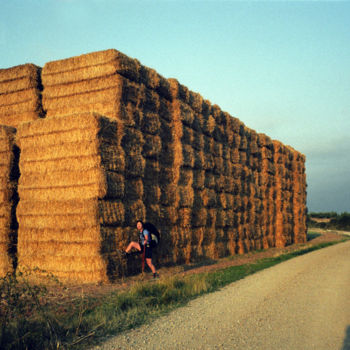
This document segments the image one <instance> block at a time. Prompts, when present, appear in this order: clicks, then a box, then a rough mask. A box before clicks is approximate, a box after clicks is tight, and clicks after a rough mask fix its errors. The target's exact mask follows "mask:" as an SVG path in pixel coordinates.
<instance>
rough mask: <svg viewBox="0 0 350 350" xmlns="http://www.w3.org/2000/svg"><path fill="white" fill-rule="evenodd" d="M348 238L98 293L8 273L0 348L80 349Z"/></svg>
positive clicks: (1, 284)
mask: <svg viewBox="0 0 350 350" xmlns="http://www.w3.org/2000/svg"><path fill="white" fill-rule="evenodd" d="M309 235H310V237H312V238H315V235H316V234H315V233H313V232H310V233H309ZM347 239H350V237H344V239H341V240H337V241H336V240H332V241H328V242H321V243H319V244H316V245H311V246H305V245H303V246H301V247H300V248H299V249H296V250H294V251H290V252H288V253H284V254H280V255H278V256H272V257H268V258H263V259H257V260H255V261H253V262H251V263H247V264H243V265H235V266H230V267H226V268H222V269H218V270H215V271H206V272H199V273H191V274H177V275H175V276H172V277H164V278H162V279H160V280H157V281H154V282H147V281H146V282H137V283H135V284H134V285H133V286H131V287H130V288H128V289H127V290H123V291H121V290H119V291H114V292H111V293H109V294H107V295H104V296H97V297H92V296H91V295H87V294H84V293H83V291H82V293H81V295H77V296H76V297H74V298H71V296H69V297H68V296H67V294H65V293H66V292H65V287H64V286H62V285H60V284H59V283H57V282H54V281H53V280H52V279H51V281H53V283H54V285H55V283H56V285H57V288H47V289H46V287H43V286H31V285H30V284H28V283H27V280H26V278H25V277H27V276H28V275H25V276H22V277H24V278H23V281H22V283H21V284H19V283H18V281H16V280H14V279H13V278H12V279H11V278H9V279H8V280H6V278H3V279H0V294H1V298H2V302H1V304H0V320H1V324H2V327H1V328H0V348H1V349H28V348H35V349H68V348H69V349H73V348H74V349H83V348H84V349H85V348H86V347H87V346H88V345H92V344H98V343H101V342H102V341H103V340H104V339H106V337H109V336H113V335H116V334H118V333H121V332H124V331H126V330H128V329H132V328H135V327H138V326H140V325H142V324H144V323H147V322H150V321H151V320H152V319H154V318H156V317H159V316H161V315H164V314H166V313H168V312H170V311H172V310H174V309H175V308H177V307H179V306H182V305H185V304H186V303H188V302H189V301H190V300H192V299H194V298H196V297H198V296H200V295H203V294H205V293H209V292H214V291H217V290H218V289H220V288H222V287H224V286H226V285H227V284H229V283H232V282H235V281H237V280H239V279H242V278H244V277H246V276H248V275H251V274H253V273H255V272H258V271H261V270H263V269H265V268H268V267H271V266H274V265H276V264H278V263H280V262H283V261H286V260H289V259H291V258H294V257H296V256H300V255H303V254H306V253H309V252H311V251H314V250H317V249H321V248H324V247H328V246H330V245H334V244H337V243H340V242H344V241H345V240H347ZM232 259H234V257H233V258H232ZM29 277H30V276H29ZM53 290H55V291H54V292H52V291H53ZM55 293H56V295H55ZM60 293H61V295H60ZM57 295H60V297H59V298H57ZM22 298H24V300H22ZM30 305H32V307H31V306H30Z"/></svg>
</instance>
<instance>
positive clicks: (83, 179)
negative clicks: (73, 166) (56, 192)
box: [19, 167, 105, 188]
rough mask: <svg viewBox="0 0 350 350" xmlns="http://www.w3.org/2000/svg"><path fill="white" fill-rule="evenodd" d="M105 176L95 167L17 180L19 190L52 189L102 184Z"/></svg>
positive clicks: (31, 175)
mask: <svg viewBox="0 0 350 350" xmlns="http://www.w3.org/2000/svg"><path fill="white" fill-rule="evenodd" d="M104 182H105V174H104V171H103V170H102V169H101V168H98V167H95V168H92V169H89V170H88V171H87V170H84V171H75V172H72V171H57V172H50V173H43V174H40V176H38V174H35V173H34V174H25V176H21V177H20V179H19V186H20V188H54V187H69V186H74V185H77V186H83V185H89V184H93V183H102V184H103V183H104Z"/></svg>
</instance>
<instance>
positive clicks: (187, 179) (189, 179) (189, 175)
mask: <svg viewBox="0 0 350 350" xmlns="http://www.w3.org/2000/svg"><path fill="white" fill-rule="evenodd" d="M192 183H193V171H192V169H189V168H180V178H179V182H178V184H179V185H181V186H187V185H192Z"/></svg>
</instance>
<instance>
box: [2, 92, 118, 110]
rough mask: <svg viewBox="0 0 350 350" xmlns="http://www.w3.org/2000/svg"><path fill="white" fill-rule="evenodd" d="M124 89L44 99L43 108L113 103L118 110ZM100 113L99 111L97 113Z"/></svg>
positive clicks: (54, 108)
mask: <svg viewBox="0 0 350 350" xmlns="http://www.w3.org/2000/svg"><path fill="white" fill-rule="evenodd" d="M121 93H122V89H121V87H120V86H116V87H108V88H105V89H103V90H99V91H87V92H85V91H83V92H81V93H79V94H75V95H68V96H62V97H54V98H46V97H45V95H44V97H43V107H44V109H45V110H51V109H53V110H57V109H61V108H64V107H66V106H69V107H70V108H72V107H75V106H80V107H81V106H84V105H85V104H86V105H90V104H91V103H94V104H97V103H111V102H112V104H113V106H114V108H115V109H117V108H118V106H119V103H120V102H119V101H120V100H121ZM0 108H1V107H0ZM96 112H98V111H96Z"/></svg>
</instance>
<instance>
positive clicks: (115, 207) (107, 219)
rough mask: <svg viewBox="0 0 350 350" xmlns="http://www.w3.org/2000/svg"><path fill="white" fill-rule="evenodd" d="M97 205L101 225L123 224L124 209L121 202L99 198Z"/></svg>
mask: <svg viewBox="0 0 350 350" xmlns="http://www.w3.org/2000/svg"><path fill="white" fill-rule="evenodd" d="M98 205H99V217H100V224H101V225H112V226H116V225H118V226H121V225H123V224H124V216H125V209H124V204H123V202H121V201H116V200H108V201H107V200H99V201H98Z"/></svg>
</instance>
